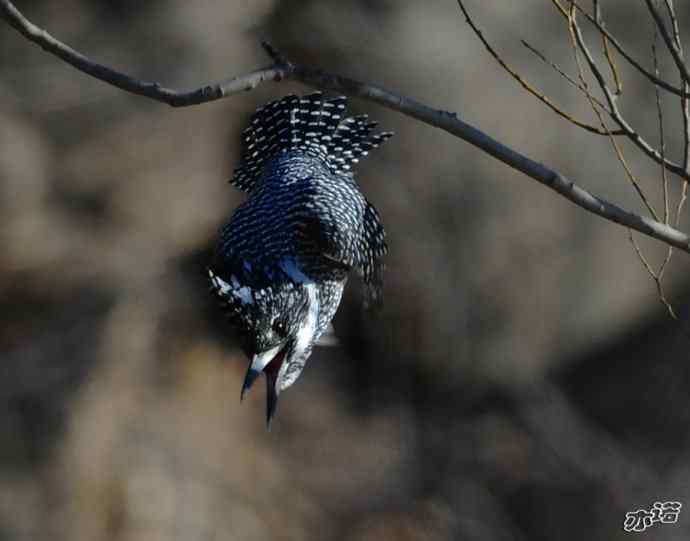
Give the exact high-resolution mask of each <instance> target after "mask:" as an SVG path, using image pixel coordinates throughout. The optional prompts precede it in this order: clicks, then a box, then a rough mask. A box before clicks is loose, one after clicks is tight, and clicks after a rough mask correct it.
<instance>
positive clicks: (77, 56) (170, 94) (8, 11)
mask: <svg viewBox="0 0 690 541" xmlns="http://www.w3.org/2000/svg"><path fill="white" fill-rule="evenodd" d="M0 16H2V18H3V19H5V20H6V21H7V22H8V23H9V24H10V25H12V26H13V27H14V28H15V29H16V30H17V31H18V32H20V33H21V34H22V35H23V36H24V37H26V38H27V39H29V40H31V41H33V42H34V43H36V44H38V45H39V46H40V47H41V48H43V49H44V50H46V51H47V52H49V53H51V54H54V55H55V56H57V57H59V58H61V59H62V60H64V61H65V62H67V63H68V64H71V65H72V66H74V67H75V68H77V69H78V70H79V71H81V72H83V73H86V74H87V75H90V76H92V77H95V78H96V79H100V80H101V81H105V82H106V83H108V84H110V85H113V86H115V87H117V88H120V89H121V90H125V91H127V92H131V93H132V94H137V95H139V96H144V97H146V98H150V99H153V100H157V101H160V102H163V103H167V104H168V105H171V106H173V107H185V106H188V105H197V104H200V103H205V102H209V101H213V100H217V99H220V98H223V97H226V96H230V95H232V94H237V93H238V92H242V91H244V90H252V89H253V88H255V87H256V86H258V85H259V84H261V83H263V82H264V81H279V80H281V79H282V78H284V77H285V75H286V73H285V71H286V68H285V67H284V66H281V65H275V66H271V67H268V68H264V69H260V70H257V71H253V72H251V73H248V74H246V75H242V76H240V77H234V78H232V79H229V80H226V81H219V82H217V83H211V84H208V85H205V86H203V87H201V88H197V89H194V90H174V89H171V88H165V87H163V86H161V85H160V84H159V83H155V82H149V81H140V80H138V79H136V78H134V77H131V76H130V75H126V74H124V73H120V72H118V71H115V70H114V69H112V68H109V67H107V66H103V65H101V64H98V63H96V62H94V61H93V60H91V59H90V58H88V57H87V56H85V55H83V54H81V53H80V52H78V51H75V50H74V49H72V48H71V47H69V46H68V45H65V44H64V43H62V42H61V41H59V40H57V39H55V38H54V37H53V36H51V35H50V34H49V33H48V32H46V31H45V30H42V29H41V28H39V27H37V26H36V25H34V24H33V23H32V22H30V21H29V20H28V19H26V18H25V17H24V16H23V15H22V14H21V13H20V12H19V10H18V9H17V8H16V7H14V5H12V3H11V2H9V1H8V0H0Z"/></svg>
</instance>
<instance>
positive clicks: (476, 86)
mask: <svg viewBox="0 0 690 541" xmlns="http://www.w3.org/2000/svg"><path fill="white" fill-rule="evenodd" d="M602 4H603V8H604V14H605V16H606V19H607V21H608V24H609V27H610V28H611V29H612V30H614V31H616V32H617V34H618V35H619V37H620V38H621V40H622V41H624V42H626V43H628V44H629V46H630V48H631V50H632V51H633V52H634V53H635V54H637V55H639V57H640V58H641V59H643V64H645V65H646V66H651V58H650V55H649V45H650V43H651V36H652V26H651V21H650V20H649V16H648V14H647V12H646V9H645V7H644V5H643V2H636V3H631V2H628V1H625V0H619V1H609V2H603V3H602ZM679 4H681V3H679ZM16 5H17V7H18V8H19V9H21V10H23V12H24V13H25V15H26V16H27V17H29V18H30V19H31V20H32V21H33V22H34V23H36V24H38V25H39V26H42V27H44V28H46V29H47V30H49V31H50V32H51V33H53V35H55V36H57V37H59V38H60V39H62V40H64V41H65V42H67V43H68V44H70V45H72V46H74V47H75V48H77V49H78V50H80V51H82V52H84V53H86V54H88V55H90V56H92V57H93V58H94V59H96V60H98V61H100V62H102V63H105V64H108V65H111V66H114V67H116V68H120V69H122V70H124V71H126V72H128V73H131V74H133V75H134V76H138V77H141V78H143V79H148V80H157V81H160V82H161V83H162V84H165V85H168V86H173V87H179V88H188V87H195V86H198V85H200V84H202V83H206V82H210V81H214V80H218V79H223V78H226V77H228V76H231V75H234V74H240V73H244V72H247V71H250V70H252V69H255V68H257V67H259V66H263V65H266V64H268V60H267V59H266V58H265V57H264V55H263V52H262V51H261V48H260V47H259V42H260V40H261V39H269V40H271V41H272V42H273V43H274V45H276V46H277V47H278V48H280V49H281V50H282V51H284V52H285V53H286V54H287V55H288V56H289V57H290V58H291V59H292V60H294V61H297V62H302V63H306V64H311V65H315V66H320V67H323V68H325V69H328V70H331V71H334V72H337V73H341V74H344V75H348V76H351V77H355V78H359V79H361V80H365V81H369V82H372V83H377V84H380V85H383V86H384V87H388V88H390V89H392V90H394V91H397V92H399V93H401V94H404V95H408V96H411V97H415V98H417V99H419V100H420V101H422V102H424V103H426V104H428V105H431V106H434V107H438V108H442V109H445V110H451V111H457V112H458V114H459V115H460V117H461V118H463V119H464V120H466V121H468V122H470V123H473V124H474V125H476V126H478V127H480V128H481V129H482V130H484V131H486V132H487V133H489V134H491V135H492V136H494V137H496V138H498V139H499V140H501V141H502V142H504V143H506V144H508V145H510V146H512V147H514V148H516V149H517V150H519V151H521V152H524V153H526V154H527V155H529V156H531V157H533V158H535V159H537V160H539V161H542V162H544V163H546V164H548V165H550V166H552V167H554V168H556V169H557V170H559V171H561V172H563V173H564V174H566V175H568V176H570V177H571V178H573V179H574V180H576V181H577V182H579V183H580V184H581V185H583V186H584V187H585V188H587V189H589V190H592V191H593V192H595V193H597V194H599V195H601V196H603V197H606V198H608V199H610V200H612V201H614V202H616V203H618V204H621V205H623V206H625V207H627V208H629V209H631V210H634V211H636V212H642V210H643V209H642V205H641V204H640V202H639V200H638V199H637V198H636V195H635V193H634V190H633V189H632V187H631V186H630V185H629V183H627V181H626V179H625V175H624V172H623V170H622V169H621V167H620V164H619V163H618V162H617V161H616V159H615V156H614V153H613V151H612V148H611V145H610V142H609V141H608V140H607V139H606V138H603V137H598V136H596V135H591V134H588V133H585V132H583V131H581V130H578V129H577V128H575V127H573V126H571V125H569V124H567V123H566V122H565V121H563V120H561V119H560V118H558V117H556V116H555V115H554V114H553V113H551V112H550V111H547V110H546V109H545V108H544V107H543V106H542V105H541V104H540V103H538V102H537V101H536V100H535V99H534V98H532V97H531V96H528V95H527V94H526V93H525V92H524V91H522V90H521V89H520V87H519V86H518V85H517V84H516V83H515V82H514V81H512V80H511V79H509V78H508V77H507V76H506V75H505V74H504V73H503V72H502V71H501V70H500V68H498V67H497V66H496V64H495V62H494V61H493V60H492V59H491V58H490V57H489V56H488V55H487V54H486V52H485V50H484V49H483V48H482V46H481V44H480V43H479V42H478V41H477V40H476V38H475V37H474V35H473V34H472V33H471V31H470V30H469V28H468V26H467V25H466V24H465V22H464V19H463V17H462V16H461V14H460V12H459V10H458V7H457V5H456V3H455V2H453V1H441V0H434V1H429V2H416V1H413V0H348V1H345V0H320V1H316V0H291V1H289V2H288V1H278V0H257V1H254V2H239V1H237V0H222V1H221V0H204V1H199V2H188V1H185V0H153V1H148V2H135V1H120V2H117V1H105V0H101V1H88V2H87V1H85V0H64V1H62V2H49V1H39V0H33V1H31V2H28V1H21V2H20V1H17V2H16ZM678 7H679V10H681V11H680V12H679V15H680V23H681V32H682V33H683V35H684V36H689V37H690V11H689V10H688V9H686V7H685V6H683V5H679V6H678ZM468 9H470V10H471V12H472V13H473V15H474V16H475V17H476V19H477V23H478V24H479V25H480V26H481V27H482V28H483V29H484V31H485V33H486V35H487V37H488V38H489V39H490V40H491V41H492V42H493V43H494V44H495V45H496V47H497V48H498V49H499V50H500V51H501V52H502V53H503V54H504V55H505V56H506V58H507V59H508V60H510V61H511V62H512V63H513V64H514V66H515V67H516V68H518V69H519V70H520V71H521V72H522V73H523V74H524V75H525V76H527V77H528V78H529V79H530V80H531V81H532V82H533V83H534V84H535V85H536V86H539V87H540V88H541V89H543V90H544V91H545V92H546V93H548V94H549V95H550V96H552V97H553V99H554V100H555V101H556V102H558V103H559V104H561V105H562V106H563V107H564V108H565V109H567V110H569V111H571V112H573V113H575V114H577V115H579V116H582V117H583V118H585V119H587V120H592V115H591V112H590V111H588V104H587V102H586V100H585V99H584V98H583V97H582V96H581V95H580V94H579V93H578V92H577V90H576V89H573V88H572V87H571V86H569V85H567V83H566V82H565V81H563V80H562V79H561V78H560V77H559V76H558V75H555V74H554V73H553V72H552V71H550V69H549V68H548V67H547V66H545V65H544V64H542V63H540V61H539V60H538V59H537V58H535V57H534V56H532V55H531V54H530V53H529V52H528V51H527V50H525V49H522V48H521V47H520V45H519V40H520V39H521V38H525V39H528V40H529V41H530V42H531V43H533V44H534V45H536V46H537V47H539V48H540V49H541V50H542V51H544V52H545V53H546V54H547V55H548V56H549V57H550V58H552V59H553V60H554V61H556V62H558V63H559V64H560V65H562V66H563V67H564V68H565V69H566V70H567V71H569V72H570V73H571V74H574V73H575V70H574V67H573V60H572V54H571V51H570V50H569V39H568V36H567V33H566V29H565V27H564V26H563V23H562V21H561V20H560V19H559V18H558V16H557V15H556V14H555V12H554V10H553V9H552V7H551V6H550V5H549V2H545V1H543V0H530V1H523V2H505V1H500V0H492V1H485V2H479V1H473V2H470V3H468ZM587 36H588V37H589V39H590V41H591V43H592V47H593V48H594V49H598V44H599V42H598V41H596V36H594V35H593V34H591V33H590V32H589V31H588V32H587ZM689 39H690V38H689ZM686 44H690V41H686ZM687 46H688V47H690V45H687ZM661 70H662V73H664V74H665V75H666V77H667V79H669V81H671V82H673V83H674V84H675V83H676V79H677V77H676V76H675V72H674V71H673V70H672V67H671V62H670V60H669V59H668V58H666V57H662V58H661ZM621 71H622V74H623V76H624V78H625V84H626V86H625V94H624V98H622V100H623V101H622V103H621V107H622V109H623V111H624V112H625V113H626V115H628V118H629V120H630V121H631V122H632V123H634V125H635V126H637V127H638V129H639V130H640V132H641V133H643V134H644V135H645V136H646V137H648V138H649V140H650V141H652V142H654V143H655V144H656V143H657V141H658V135H657V124H656V123H657V113H656V108H655V104H654V89H653V87H651V86H650V85H649V84H647V83H643V82H642V81H640V80H639V78H637V77H636V76H634V74H633V73H631V72H630V71H629V70H626V69H625V67H621ZM309 91H310V90H309V89H306V88H304V87H300V86H299V85H296V84H287V83H281V84H280V85H275V84H266V85H264V86H262V87H260V88H258V89H257V90H256V91H254V92H251V93H246V94H242V95H238V96H235V97H233V98H231V99H228V100H222V101H218V102H215V103H211V104H207V105H203V106H198V107H192V108H186V109H171V108H169V107H166V106H164V105H162V104H159V103H156V102H153V101H150V100H147V99H144V98H140V97H136V96H131V95H128V94H125V93H123V92H122V91H120V90H117V89H114V88H111V87H109V86H107V85H105V84H103V83H101V82H98V81H96V80H93V79H90V78H88V77H87V76H85V75H83V74H80V73H78V72H77V71H75V70H74V69H72V68H71V67H69V66H67V65H65V64H64V63H62V62H61V61H59V60H57V59H56V58H54V57H52V56H49V55H48V54H46V53H44V52H43V51H41V50H40V49H39V48H38V47H36V46H35V45H33V44H31V43H29V42H28V41H26V40H25V39H24V38H22V37H21V36H20V35H19V34H17V33H16V32H15V31H14V30H12V29H11V28H10V27H8V26H7V25H0V239H1V240H2V247H3V249H2V255H1V256H0V310H1V313H2V316H1V317H2V320H3V323H2V325H1V326H0V355H1V363H0V373H1V377H0V402H1V404H2V406H1V407H0V540H5V539H6V540H12V541H14V540H34V539H51V540H87V541H96V540H139V539H141V540H158V539H160V540H163V539H166V540H168V539H175V540H232V541H244V540H264V539H272V540H273V539H275V540H293V539H295V540H317V539H334V540H343V541H372V540H376V541H384V540H389V539H391V540H392V539H396V540H397V539H400V540H404V541H407V540H446V539H468V540H478V541H479V540H509V539H511V540H512V539H516V540H527V539H530V540H532V539H537V540H541V539H543V540H554V539H559V540H560V539H564V540H576V539H577V540H580V539H602V540H603V539H607V540H612V539H623V538H625V537H627V536H630V535H635V534H630V533H626V532H624V531H623V522H624V519H625V513H626V512H628V511H634V510H637V509H649V508H651V506H652V504H653V502H655V501H667V500H675V501H680V502H682V503H683V505H684V506H686V508H684V509H683V511H682V512H681V514H680V517H679V520H678V523H677V524H670V525H655V526H653V527H652V529H650V530H648V531H647V532H646V533H644V534H637V535H641V536H642V537H647V538H650V539H673V540H675V539H688V537H689V536H690V438H689V437H688V435H689V432H688V426H689V423H690V363H689V361H690V358H689V355H688V351H689V347H688V346H689V341H688V338H686V337H685V336H684V335H683V333H682V332H681V329H680V328H679V326H678V325H677V324H676V323H674V322H673V321H672V320H671V319H670V318H669V317H668V315H667V314H666V312H665V309H664V307H663V306H662V305H661V303H660V302H659V300H658V297H657V293H656V289H655V286H654V282H653V281H652V279H651V278H650V277H649V275H648V274H647V273H646V271H645V270H644V268H643V266H642V264H641V263H640V261H639V259H638V257H637V255H636V254H635V252H634V250H633V248H632V246H631V244H630V242H629V239H628V232H627V231H626V230H625V229H623V228H620V227H618V226H615V225H613V224H611V223H608V222H605V221H603V220H601V219H599V218H596V217H594V216H592V215H590V214H587V213H585V212H584V211H583V210H580V209H578V208H576V207H574V206H573V205H571V204H570V203H568V202H567V201H566V200H564V199H563V198H560V197H558V196H557V195H556V194H554V193H552V192H550V191H548V190H547V189H545V188H544V187H542V186H540V185H538V184H537V183H535V182H533V181H531V180H529V179H527V178H526V177H523V176H521V175H520V174H519V173H517V172H515V171H512V170H510V169H508V168H507V167H505V166H503V165H501V164H499V163H497V162H495V161H494V160H493V159H491V158H490V157H488V156H486V155H484V154H482V153H481V152H479V151H478V150H476V149H474V148H472V147H470V146H469V145H467V144H465V143H463V142H461V141H459V140H458V139H454V138H453V137H451V136H450V135H448V134H446V133H444V132H441V131H439V130H437V129H434V128H431V127H429V126H425V125H422V124H420V123H419V122H416V121H413V120H412V119H409V118H406V117H403V116H401V115H398V114H395V113H392V112H390V111H387V110H384V109H382V108H380V107H377V106H374V105H372V104H369V103H364V102H360V101H357V100H351V110H352V112H354V113H364V112H366V113H369V114H370V116H371V117H372V118H374V119H376V120H378V121H380V123H381V125H382V126H383V128H384V129H392V130H394V131H395V132H396V134H397V135H396V137H394V138H393V139H391V140H390V141H389V142H388V143H386V145H384V147H382V148H381V149H380V151H377V152H375V153H373V154H372V156H371V157H370V158H369V159H368V160H366V161H365V162H364V163H363V164H362V166H361V167H360V169H359V174H358V179H359V182H360V184H361V186H362V188H363V191H364V192H365V193H366V195H367V196H368V197H369V199H370V200H372V201H373V202H374V203H375V205H376V206H377V207H378V209H379V212H380V214H381V216H382V219H383V222H384V224H385V226H386V228H387V231H388V241H389V246H390V254H389V256H388V258H387V265H388V271H387V274H386V290H385V294H386V304H385V307H384V309H383V311H382V312H380V313H378V314H370V313H363V312H362V311H361V309H360V306H359V296H358V294H357V287H356V285H355V287H351V288H350V290H349V292H348V294H347V295H346V298H345V300H344V302H343V305H342V307H341V309H340V312H339V314H338V316H337V318H336V321H335V328H336V332H337V334H338V335H339V336H340V340H341V343H342V347H340V348H335V349H318V350H316V352H315V353H314V355H313V356H312V358H311V360H310V363H309V365H308V368H307V370H306V371H305V372H304V374H303V376H302V377H301V379H300V381H299V382H298V383H297V384H296V385H295V386H294V387H292V388H291V389H290V390H289V391H288V392H286V393H285V394H284V395H283V396H282V397H281V402H280V406H279V408H278V415H277V418H276V420H275V422H274V424H273V428H272V430H271V432H266V430H265V428H264V407H265V397H264V386H263V385H259V386H257V388H256V389H254V390H253V392H252V393H251V395H250V397H249V399H246V400H245V401H244V403H243V404H242V405H240V403H239V391H240V386H241V382H242V378H243V375H244V371H245V368H246V364H247V360H246V358H244V356H243V355H242V353H241V352H240V351H239V349H238V348H237V346H236V344H235V343H234V341H233V339H232V336H231V334H230V333H229V332H228V328H227V325H226V323H225V321H224V319H223V317H222V315H221V314H220V313H219V312H218V311H217V310H216V306H215V303H214V301H213V300H212V299H211V298H210V296H209V295H208V293H207V287H206V283H205V281H204V278H203V274H202V271H203V268H204V265H205V263H206V262H207V261H208V258H209V252H210V250H211V248H212V246H213V242H214V238H215V235H216V232H217V230H218V228H219V226H220V225H221V224H222V223H223V221H224V220H226V219H227V217H228V216H229V213H230V212H231V210H232V209H233V208H235V206H236V205H237V204H238V203H239V202H240V201H241V200H242V196H241V194H239V193H238V192H236V191H234V190H233V189H232V188H231V187H230V186H229V185H228V184H227V180H228V179H229V178H230V176H231V174H232V169H233V167H234V165H235V164H236V163H237V160H238V158H239V154H238V153H239V142H240V132H241V130H242V129H243V127H244V126H245V124H246V122H247V120H248V118H249V116H250V115H251V113H252V111H253V110H254V108H255V107H257V106H259V105H261V104H263V103H265V102H267V101H270V100H272V99H275V98H277V97H280V96H283V95H285V94H287V93H289V92H309ZM664 110H665V113H666V114H665V119H666V123H667V126H666V129H667V133H668V134H669V139H668V141H667V143H668V148H667V153H668V155H670V156H672V157H673V158H675V159H680V158H679V155H680V154H679V153H680V145H681V143H682V137H681V136H680V134H681V133H682V132H681V116H680V109H679V105H678V103H677V100H676V99H675V98H668V99H666V100H665V102H664ZM594 120H595V119H594ZM623 150H624V151H625V152H626V157H627V158H628V161H629V163H630V164H631V167H632V168H633V169H634V171H635V172H636V174H637V175H638V176H639V178H640V182H641V183H642V184H643V186H644V188H645V190H646V191H647V193H648V195H649V197H650V199H651V200H652V201H653V203H654V204H656V205H659V204H660V201H661V195H660V194H661V190H660V186H661V184H660V183H661V180H660V173H659V170H658V167H656V166H655V165H653V164H651V162H649V161H648V160H646V159H644V158H642V157H640V156H639V154H638V152H637V151H636V150H635V149H634V148H633V147H631V146H630V145H626V144H623ZM670 189H671V195H672V197H673V200H674V201H677V198H678V193H679V189H680V182H679V181H678V179H676V178H671V179H670ZM680 228H681V229H684V230H685V231H688V230H689V229H690V222H689V221H688V219H687V217H683V218H682V220H681V225H680ZM640 243H641V248H642V249H643V250H644V253H645V255H646V256H647V257H648V258H649V259H650V260H651V261H654V262H657V263H658V262H659V261H660V260H661V259H662V257H663V255H664V254H665V248H664V247H663V246H660V245H659V244H658V243H654V242H648V241H646V240H645V239H640ZM689 261H690V260H689V259H688V256H687V255H683V254H677V255H676V256H674V260H673V261H672V262H671V264H670V266H669V269H668V271H667V275H666V284H667V288H668V296H669V298H670V300H671V301H672V302H673V303H674V305H675V307H676V310H677V312H678V313H679V315H680V316H681V318H685V322H684V325H685V327H686V328H687V327H688V325H687V318H688V317H690V313H689V312H690V310H688V301H690V280H688V278H687V277H688V272H687V271H688V268H689V266H688V263H689Z"/></svg>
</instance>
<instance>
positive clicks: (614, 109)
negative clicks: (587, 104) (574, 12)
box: [552, 0, 689, 179]
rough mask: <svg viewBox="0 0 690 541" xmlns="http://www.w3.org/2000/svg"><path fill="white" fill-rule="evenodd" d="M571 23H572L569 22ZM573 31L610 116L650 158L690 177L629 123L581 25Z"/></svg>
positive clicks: (675, 172)
mask: <svg viewBox="0 0 690 541" xmlns="http://www.w3.org/2000/svg"><path fill="white" fill-rule="evenodd" d="M552 1H553V2H556V3H557V0H552ZM570 3H571V6H573V7H575V8H576V7H577V5H576V4H575V2H574V1H572V0H570ZM566 13H567V15H566V17H567V20H570V19H571V15H570V13H569V12H566ZM569 24H570V23H569ZM572 31H573V35H574V37H575V41H576V43H577V45H578V48H579V49H580V52H581V53H582V55H583V56H584V58H585V60H586V61H587V65H588V66H589V70H590V71H591V73H592V75H593V76H594V79H595V80H596V81H597V84H598V85H599V88H600V89H601V92H602V93H603V94H604V98H605V99H606V103H607V104H608V106H609V109H610V112H611V114H610V116H611V118H612V119H613V120H614V121H615V122H616V124H618V126H619V127H620V128H621V129H622V130H623V131H625V133H626V135H627V136H628V139H629V140H630V141H631V142H632V143H634V144H635V145H636V146H637V147H638V148H639V149H640V150H641V151H642V152H643V153H644V154H646V155H647V156H648V157H649V158H651V159H652V160H654V161H655V162H656V163H658V164H662V163H663V164H664V165H665V166H666V168H667V169H668V170H669V171H672V172H673V173H674V174H676V175H678V176H679V177H681V178H684V179H688V178H689V175H688V173H687V171H686V170H685V168H684V167H682V166H681V165H679V164H677V163H675V162H672V161H670V160H668V159H665V158H664V159H662V158H661V153H660V152H659V151H658V150H657V149H655V148H654V147H653V146H652V145H650V144H649V143H648V142H647V141H646V140H645V139H644V138H643V137H642V136H641V135H640V134H639V133H638V132H637V131H636V130H635V129H634V128H633V127H632V126H631V125H630V124H629V123H628V121H627V120H625V118H624V117H623V115H622V113H621V112H620V109H619V108H618V105H617V103H616V96H615V95H614V94H613V92H612V91H611V89H610V88H609V87H608V85H607V83H606V80H605V79H604V76H603V74H602V73H601V70H600V69H599V66H598V65H597V63H596V62H595V60H594V57H593V56H592V53H591V52H590V50H589V47H587V44H586V43H585V40H584V37H583V35H582V30H581V29H580V26H579V25H578V24H573V25H572Z"/></svg>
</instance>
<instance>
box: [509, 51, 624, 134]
mask: <svg viewBox="0 0 690 541" xmlns="http://www.w3.org/2000/svg"><path fill="white" fill-rule="evenodd" d="M520 42H521V43H522V44H523V45H524V46H525V48H527V50H529V51H530V52H531V53H533V54H534V55H535V56H536V57H537V58H539V60H541V61H542V62H544V64H546V65H548V66H549V67H551V68H552V69H553V70H554V71H555V72H556V73H558V75H560V76H561V77H563V78H564V79H565V80H566V81H568V82H569V83H570V84H571V85H572V86H574V87H575V88H577V89H578V90H579V91H580V92H582V93H583V94H585V95H589V97H591V98H592V99H593V100H594V101H595V102H596V104H597V105H598V106H599V107H600V108H601V109H603V110H604V111H606V112H607V113H609V114H610V112H609V110H608V109H607V108H606V105H604V104H603V103H602V102H601V101H599V100H598V99H597V98H596V97H594V96H592V95H591V94H589V93H588V92H587V90H586V89H585V88H584V87H583V86H582V85H581V84H580V83H578V82H577V81H575V80H574V79H573V78H572V77H571V76H570V75H568V74H567V73H566V72H565V71H563V70H562V69H561V68H560V66H559V65H558V64H556V63H555V62H553V61H551V60H549V59H548V58H547V57H546V55H545V54H544V53H542V52H541V51H540V50H539V49H537V48H536V47H534V46H532V45H530V44H529V43H528V42H527V41H526V40H524V39H522V40H520ZM592 127H593V128H595V129H597V128H596V127H595V126H592ZM610 133H611V134H612V135H624V134H625V132H624V131H623V130H613V131H611V132H610ZM602 135H608V133H602Z"/></svg>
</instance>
